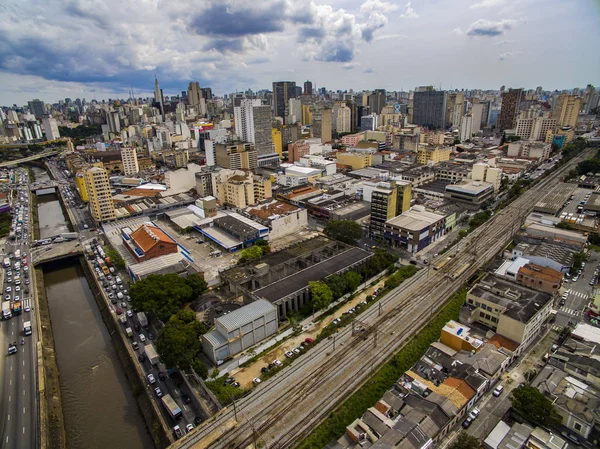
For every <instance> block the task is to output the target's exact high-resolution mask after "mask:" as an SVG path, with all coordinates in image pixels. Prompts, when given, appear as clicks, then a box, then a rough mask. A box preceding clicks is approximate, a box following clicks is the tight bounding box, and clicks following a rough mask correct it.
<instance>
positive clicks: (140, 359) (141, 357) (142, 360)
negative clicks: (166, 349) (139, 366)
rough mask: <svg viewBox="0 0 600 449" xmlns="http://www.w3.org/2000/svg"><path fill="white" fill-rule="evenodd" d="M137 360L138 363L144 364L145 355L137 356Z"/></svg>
mask: <svg viewBox="0 0 600 449" xmlns="http://www.w3.org/2000/svg"><path fill="white" fill-rule="evenodd" d="M138 360H139V361H140V362H145V361H146V354H140V355H138Z"/></svg>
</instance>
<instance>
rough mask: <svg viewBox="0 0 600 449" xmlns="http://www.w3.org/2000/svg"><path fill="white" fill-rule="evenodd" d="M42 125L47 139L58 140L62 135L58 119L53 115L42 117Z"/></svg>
mask: <svg viewBox="0 0 600 449" xmlns="http://www.w3.org/2000/svg"><path fill="white" fill-rule="evenodd" d="M42 126H43V127H44V133H45V134H46V140H56V139H58V138H59V137H60V133H59V132H58V125H57V124H56V120H54V119H53V118H52V117H44V118H43V119H42Z"/></svg>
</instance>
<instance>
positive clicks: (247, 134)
mask: <svg viewBox="0 0 600 449" xmlns="http://www.w3.org/2000/svg"><path fill="white" fill-rule="evenodd" d="M233 114H234V120H235V131H236V133H237V135H238V137H239V138H240V139H241V140H242V141H244V142H250V143H253V144H254V148H255V149H256V152H257V153H258V156H259V157H260V156H262V155H268V154H271V153H273V134H272V131H271V108H270V107H269V106H262V104H261V101H260V100H258V99H254V100H251V99H244V100H242V101H241V102H240V106H236V107H235V108H233Z"/></svg>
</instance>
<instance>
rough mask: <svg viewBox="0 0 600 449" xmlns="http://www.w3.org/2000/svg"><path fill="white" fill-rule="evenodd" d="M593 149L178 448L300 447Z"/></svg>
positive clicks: (207, 423) (184, 441)
mask: <svg viewBox="0 0 600 449" xmlns="http://www.w3.org/2000/svg"><path fill="white" fill-rule="evenodd" d="M589 152H590V150H589V149H588V150H586V151H584V152H583V153H582V154H581V155H579V156H577V157H576V158H574V159H573V160H572V161H571V162H570V163H569V164H566V165H565V166H564V167H561V168H560V169H559V170H557V171H556V172H554V173H551V174H550V175H549V176H547V177H546V178H544V179H543V180H542V181H540V182H538V183H537V184H536V185H534V186H533V187H531V188H530V189H529V190H527V191H526V192H524V193H523V195H521V196H520V197H519V198H517V199H516V200H515V201H513V202H512V203H511V204H510V205H509V206H507V207H506V208H505V209H504V210H502V211H500V212H499V213H497V214H496V215H495V216H494V217H492V218H491V219H490V220H489V221H488V222H487V223H485V224H484V225H482V226H480V227H479V228H478V229H476V230H475V231H474V232H472V233H471V234H470V235H469V236H468V237H466V238H465V239H463V240H462V241H461V242H459V245H461V246H462V247H463V251H462V252H459V253H457V255H456V257H454V258H453V259H452V261H451V262H449V263H448V264H447V265H446V266H444V268H443V269H442V270H440V271H433V272H431V271H430V270H428V269H427V270H421V271H420V272H419V273H417V274H416V275H415V276H413V277H412V278H411V279H409V280H408V281H406V282H405V283H403V284H402V285H401V286H399V287H397V288H396V289H394V290H392V291H391V292H390V293H389V294H388V295H386V296H385V297H384V298H381V299H380V301H379V302H380V303H381V309H382V310H383V313H381V315H380V312H379V308H377V307H371V308H370V309H368V310H367V311H365V312H364V313H363V314H361V321H363V322H365V323H367V324H368V325H369V327H368V329H367V330H366V331H365V332H363V333H361V334H359V335H356V336H352V335H351V329H350V327H349V326H348V327H346V328H344V329H343V330H341V331H340V332H339V333H338V334H337V335H336V340H337V342H338V343H337V347H336V349H335V350H334V349H333V346H334V343H333V342H332V341H330V340H328V341H324V342H321V343H320V344H319V346H318V350H319V352H318V353H316V350H315V349H313V350H311V351H309V352H308V353H307V354H305V355H303V356H301V357H299V358H298V359H297V360H296V361H295V362H294V363H293V364H291V365H290V366H288V367H287V368H286V369H285V370H282V371H281V372H279V373H278V374H277V375H275V376H274V377H273V378H271V379H269V380H268V381H267V382H265V383H264V384H262V385H260V386H259V387H258V388H256V389H255V391H253V392H252V393H251V394H250V395H248V396H246V397H244V398H242V399H241V400H239V401H237V403H236V409H237V418H238V425H237V427H234V428H233V429H231V430H230V431H229V432H227V433H225V434H223V435H220V436H219V437H218V438H217V439H211V438H210V435H211V433H213V432H218V429H219V427H220V426H221V425H222V424H223V423H224V422H227V421H229V420H231V419H233V418H234V417H235V414H236V413H235V411H234V410H233V409H232V407H228V408H227V409H224V410H223V411H222V412H221V413H219V414H217V415H216V416H215V417H214V418H213V419H211V420H209V421H207V422H206V423H205V424H204V425H203V426H202V427H201V428H199V429H198V430H197V431H196V432H194V433H192V434H189V436H188V437H186V438H185V439H183V440H181V441H179V442H178V443H176V444H175V447H181V448H198V449H200V448H205V447H210V448H245V447H247V446H249V445H250V444H252V443H255V442H260V443H262V444H265V447H269V448H289V447H293V444H294V442H297V441H298V440H299V439H300V438H302V437H303V436H305V435H306V434H307V433H308V431H309V430H310V429H312V428H313V427H314V426H315V425H316V424H318V423H319V422H320V421H321V420H322V418H323V417H324V416H325V415H326V414H327V413H329V411H330V410H332V409H333V408H334V407H335V405H336V404H337V403H338V402H339V400H340V398H341V397H344V396H345V395H349V394H351V393H352V392H353V391H354V390H355V389H356V388H357V387H359V386H360V385H362V384H363V383H364V382H365V381H366V380H367V379H368V378H369V377H370V375H369V374H370V372H371V371H372V370H373V369H374V368H375V367H377V366H380V365H381V364H382V363H384V362H385V361H387V360H388V359H389V358H390V357H391V356H392V355H393V354H395V353H396V352H397V350H398V348H399V347H400V346H401V345H403V344H404V343H405V342H406V341H407V340H408V339H409V338H410V336H412V335H413V334H414V333H415V332H416V331H418V330H419V329H420V328H421V327H422V326H423V325H424V324H426V322H427V321H428V320H429V319H430V317H431V316H432V315H433V314H434V312H435V311H436V310H437V309H439V308H441V306H442V305H443V303H444V302H445V301H446V300H447V298H448V296H449V295H450V294H452V293H453V292H454V291H456V290H457V289H458V288H459V287H460V286H461V285H462V284H463V283H464V281H465V280H467V279H469V278H470V277H471V276H472V275H473V274H475V272H476V271H477V270H478V269H479V267H480V266H482V265H483V264H484V263H486V262H488V261H489V260H491V259H492V258H493V257H494V256H495V255H496V254H497V252H498V251H499V250H501V249H502V248H503V246H504V244H505V243H506V242H507V241H508V239H509V238H510V237H512V235H513V234H514V233H515V232H516V231H517V230H518V228H519V227H520V225H521V224H522V222H523V220H524V218H525V217H526V216H527V214H528V213H529V212H530V210H531V209H532V207H533V205H534V204H535V202H536V200H537V199H539V196H540V194H541V193H546V192H547V190H548V189H549V188H550V187H551V186H552V185H553V184H555V183H556V182H557V180H558V179H559V177H560V176H561V175H562V174H563V173H565V172H566V170H567V169H568V168H570V167H571V166H572V165H574V164H575V163H577V162H579V161H581V160H583V159H584V158H585V157H586V156H587V155H588V154H589ZM442 257H445V256H442ZM430 263H431V264H433V263H434V262H433V261H431V262H430ZM466 263H469V264H470V268H469V269H467V270H466V271H464V272H463V273H462V274H461V275H460V276H458V277H457V278H456V279H455V280H451V279H450V277H449V273H451V272H452V271H453V270H454V269H456V268H457V267H460V266H461V265H464V264H466ZM392 332H393V334H392ZM375 339H377V343H378V344H377V347H376V348H375V346H374V341H375ZM207 437H208V438H207Z"/></svg>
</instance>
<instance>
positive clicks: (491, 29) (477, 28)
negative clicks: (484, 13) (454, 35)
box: [467, 19, 515, 37]
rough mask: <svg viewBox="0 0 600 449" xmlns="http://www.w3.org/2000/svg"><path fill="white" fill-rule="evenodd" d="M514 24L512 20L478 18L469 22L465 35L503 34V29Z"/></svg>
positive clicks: (493, 35) (487, 35)
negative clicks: (495, 20) (496, 20)
mask: <svg viewBox="0 0 600 449" xmlns="http://www.w3.org/2000/svg"><path fill="white" fill-rule="evenodd" d="M514 24H515V21H514V20H511V19H505V20H500V21H498V22H493V21H491V20H485V19H479V20H478V21H476V22H474V23H473V24H471V26H470V27H469V29H468V30H467V36H473V37H477V36H479V37H495V36H500V35H502V34H504V32H505V31H508V30H510V29H511V28H512V27H513V26H514Z"/></svg>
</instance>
